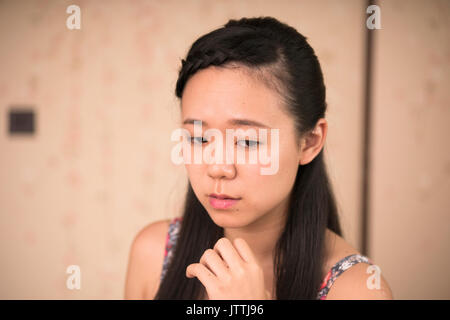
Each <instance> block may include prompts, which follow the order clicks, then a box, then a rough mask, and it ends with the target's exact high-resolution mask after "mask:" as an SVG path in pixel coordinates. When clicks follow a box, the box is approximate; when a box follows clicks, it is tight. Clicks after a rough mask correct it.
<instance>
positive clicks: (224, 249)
mask: <svg viewBox="0 0 450 320" xmlns="http://www.w3.org/2000/svg"><path fill="white" fill-rule="evenodd" d="M214 251H216V252H217V253H219V254H220V256H221V257H222V259H223V260H224V261H225V263H226V264H227V265H228V266H229V267H230V269H231V270H239V269H241V268H242V263H243V262H244V260H243V258H242V257H241V256H240V255H239V253H238V252H237V251H236V249H235V248H234V246H233V244H232V243H231V241H230V240H228V239H227V238H220V239H219V240H218V241H217V242H216V244H215V245H214Z"/></svg>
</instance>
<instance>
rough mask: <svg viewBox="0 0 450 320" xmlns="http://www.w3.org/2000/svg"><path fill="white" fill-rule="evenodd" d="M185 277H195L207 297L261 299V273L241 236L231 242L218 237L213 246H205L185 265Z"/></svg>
mask: <svg viewBox="0 0 450 320" xmlns="http://www.w3.org/2000/svg"><path fill="white" fill-rule="evenodd" d="M186 276H187V277H188V278H193V277H197V278H198V279H199V280H200V282H201V283H202V284H203V286H204V287H205V289H206V292H207V293H208V297H209V299H211V300H264V299H269V297H270V296H269V292H268V291H266V290H265V286H264V273H263V270H262V268H261V267H260V265H259V264H258V263H257V261H256V259H255V257H254V255H253V252H252V250H251V249H250V247H249V246H248V244H247V242H245V240H243V239H240V238H238V239H235V240H234V246H233V244H232V243H231V241H230V240H228V239H227V238H221V239H219V240H218V241H217V242H216V244H215V246H214V249H208V250H206V251H205V252H204V253H203V255H202V257H201V259H200V263H193V264H190V265H189V266H188V267H187V268H186Z"/></svg>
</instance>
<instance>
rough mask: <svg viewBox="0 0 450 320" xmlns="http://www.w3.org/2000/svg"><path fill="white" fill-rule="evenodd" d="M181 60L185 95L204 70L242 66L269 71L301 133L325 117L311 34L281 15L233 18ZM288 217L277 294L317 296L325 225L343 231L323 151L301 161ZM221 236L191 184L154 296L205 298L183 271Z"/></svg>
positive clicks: (278, 252)
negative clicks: (192, 79)
mask: <svg viewBox="0 0 450 320" xmlns="http://www.w3.org/2000/svg"><path fill="white" fill-rule="evenodd" d="M181 62H182V66H181V68H180V71H179V75H178V81H177V83H176V89H175V93H176V96H177V97H178V98H180V99H181V97H182V94H183V89H184V87H185V85H186V83H187V81H188V80H189V78H190V77H191V76H192V75H193V74H195V73H196V72H197V71H198V70H200V69H204V68H207V67H209V66H219V67H224V68H225V67H227V66H231V65H233V64H237V65H240V66H244V67H246V68H247V69H248V70H253V71H255V72H256V73H255V74H259V75H266V76H265V77H264V76H261V77H260V78H261V79H265V81H266V83H267V84H269V85H271V86H272V87H273V88H274V89H276V90H278V92H279V93H280V94H281V95H280V96H281V97H282V98H283V101H284V105H285V107H286V111H288V113H289V114H290V115H291V116H292V118H293V119H294V123H295V127H296V133H297V137H303V136H304V135H305V134H307V133H309V132H310V131H311V130H313V129H314V128H315V126H316V124H317V121H318V120H319V119H320V118H324V117H325V111H326V108H327V105H326V101H325V85H324V81H323V76H322V71H321V68H320V64H319V61H318V59H317V56H316V55H315V53H314V50H313V49H312V48H311V46H310V45H309V44H308V43H307V42H306V37H304V36H303V35H301V34H300V33H299V32H298V31H297V30H295V29H294V28H292V27H290V26H288V25H286V24H285V23H282V22H280V21H278V20H277V19H275V18H272V17H258V18H242V19H240V20H229V21H228V23H226V24H225V25H224V26H223V27H221V28H219V29H217V30H214V31H212V32H210V33H208V34H206V35H203V36H202V37H200V38H199V39H197V40H196V41H195V42H194V43H193V44H192V47H191V48H190V50H189V52H188V54H187V57H186V59H182V60H181ZM264 72H265V73H264ZM287 214H288V215H287V219H286V225H285V227H284V230H283V232H282V233H281V236H280V238H279V239H278V241H277V243H276V248H275V257H274V264H273V265H274V270H273V271H274V288H276V289H275V297H276V299H316V297H317V294H318V291H319V288H320V284H321V281H322V276H323V264H324V262H325V254H326V252H325V234H326V228H329V229H330V230H332V231H334V232H335V233H336V234H338V235H340V236H342V232H341V228H340V224H339V218H338V212H337V206H336V201H335V197H334V194H333V191H332V188H331V185H330V182H329V178H328V174H327V171H326V167H325V163H324V158H323V149H322V150H321V151H320V152H319V153H318V155H317V156H316V157H315V158H314V159H313V160H312V161H311V162H309V163H308V164H305V165H299V168H298V170H297V176H296V179H295V184H294V186H293V189H292V192H291V196H290V202H289V207H288V213H287ZM223 235H224V230H223V228H221V227H219V226H217V225H216V224H215V223H214V222H213V221H212V219H211V218H210V216H209V215H208V212H207V211H206V209H205V208H204V207H203V205H202V204H201V203H200V202H199V200H198V199H197V197H196V196H195V194H194V191H193V189H192V186H191V184H190V182H188V189H187V194H186V200H185V205H184V212H183V219H182V224H181V229H180V234H179V238H178V241H177V244H176V246H175V248H174V253H173V256H172V258H171V261H170V264H169V267H168V269H167V272H166V274H165V277H164V278H163V280H162V281H161V283H160V286H159V289H158V292H157V293H156V296H155V299H198V298H200V297H201V296H202V294H203V293H204V290H205V289H204V288H203V285H202V284H201V283H200V281H199V280H198V279H197V278H192V279H189V278H187V277H186V275H185V270H186V268H187V266H188V265H189V264H191V263H195V262H198V261H199V260H200V258H201V256H202V254H203V252H204V251H205V250H206V249H208V248H212V247H213V246H214V244H215V243H216V241H217V240H218V239H219V238H221V237H223Z"/></svg>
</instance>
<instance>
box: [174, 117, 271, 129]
mask: <svg viewBox="0 0 450 320" xmlns="http://www.w3.org/2000/svg"><path fill="white" fill-rule="evenodd" d="M194 121H199V122H201V124H202V126H205V127H208V123H207V122H206V121H202V120H197V119H191V118H187V119H186V120H184V121H183V124H194ZM227 123H228V124H230V125H232V126H247V127H260V128H267V129H270V127H269V126H267V125H265V124H264V123H261V122H258V121H255V120H250V119H237V118H233V119H229V120H228V121H227Z"/></svg>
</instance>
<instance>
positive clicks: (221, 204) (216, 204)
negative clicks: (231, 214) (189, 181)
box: [209, 196, 240, 209]
mask: <svg viewBox="0 0 450 320" xmlns="http://www.w3.org/2000/svg"><path fill="white" fill-rule="evenodd" d="M239 200H240V199H219V198H216V197H214V196H209V203H210V204H211V206H212V207H213V208H214V209H228V208H230V207H232V206H233V205H235V204H236V202H238V201H239Z"/></svg>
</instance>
